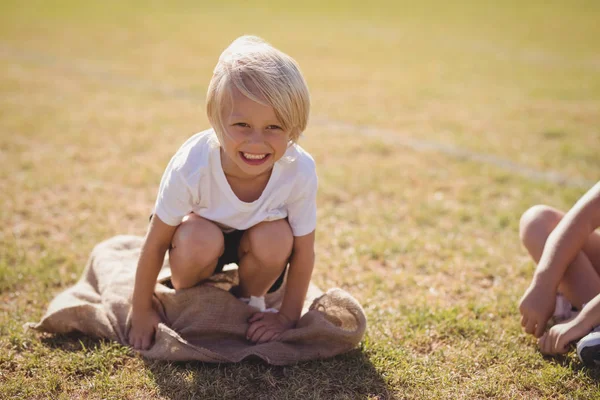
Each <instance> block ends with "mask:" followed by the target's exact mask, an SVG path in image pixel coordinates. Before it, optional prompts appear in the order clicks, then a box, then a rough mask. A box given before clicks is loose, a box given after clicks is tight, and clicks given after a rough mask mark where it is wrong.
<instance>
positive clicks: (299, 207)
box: [288, 173, 319, 236]
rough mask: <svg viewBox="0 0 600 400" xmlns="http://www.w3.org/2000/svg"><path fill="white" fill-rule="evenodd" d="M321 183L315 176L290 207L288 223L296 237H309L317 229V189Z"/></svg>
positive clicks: (314, 175)
mask: <svg viewBox="0 0 600 400" xmlns="http://www.w3.org/2000/svg"><path fill="white" fill-rule="evenodd" d="M318 186H319V181H318V179H317V175H316V173H315V174H313V175H312V176H311V177H310V179H309V180H308V182H307V183H306V184H305V185H304V188H303V189H302V190H301V191H300V194H299V196H298V197H296V198H295V199H294V200H293V201H291V202H290V204H289V205H288V221H289V223H290V227H291V228H292V233H293V234H294V236H304V235H308V234H309V233H311V232H312V231H314V230H315V228H316V227H317V188H318Z"/></svg>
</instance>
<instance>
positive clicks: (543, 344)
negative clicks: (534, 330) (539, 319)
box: [538, 333, 549, 354]
mask: <svg viewBox="0 0 600 400" xmlns="http://www.w3.org/2000/svg"><path fill="white" fill-rule="evenodd" d="M548 343H549V340H548V333H545V334H544V335H543V336H542V337H541V338H540V339H539V340H538V347H539V348H540V352H542V354H548Z"/></svg>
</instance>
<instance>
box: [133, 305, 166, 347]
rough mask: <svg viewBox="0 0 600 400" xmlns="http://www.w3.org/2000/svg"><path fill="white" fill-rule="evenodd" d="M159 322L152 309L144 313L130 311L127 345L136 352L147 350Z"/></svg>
mask: <svg viewBox="0 0 600 400" xmlns="http://www.w3.org/2000/svg"><path fill="white" fill-rule="evenodd" d="M159 322H160V317H159V316H158V314H157V313H156V311H155V310H154V308H152V307H151V308H150V309H147V310H144V311H137V312H134V311H132V313H131V329H130V330H129V337H128V340H129V345H130V346H132V347H133V348H134V349H136V350H148V349H149V348H150V347H151V346H152V342H153V341H154V334H155V332H156V329H157V327H158V323H159Z"/></svg>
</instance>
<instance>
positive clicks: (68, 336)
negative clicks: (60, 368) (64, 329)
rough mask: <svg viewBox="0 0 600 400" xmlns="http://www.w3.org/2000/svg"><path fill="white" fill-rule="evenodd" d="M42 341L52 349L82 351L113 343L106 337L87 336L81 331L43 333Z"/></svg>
mask: <svg viewBox="0 0 600 400" xmlns="http://www.w3.org/2000/svg"><path fill="white" fill-rule="evenodd" d="M42 335H43V336H42V337H41V338H40V341H41V342H42V344H44V346H46V347H49V348H51V349H60V350H63V351H68V352H80V351H86V350H89V349H97V348H98V347H100V346H101V345H102V344H104V343H112V342H111V341H109V340H106V339H98V338H93V337H90V336H86V335H84V334H83V333H80V332H70V333H58V334H49V333H48V334H42Z"/></svg>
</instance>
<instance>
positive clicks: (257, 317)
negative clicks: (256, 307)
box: [248, 312, 265, 323]
mask: <svg viewBox="0 0 600 400" xmlns="http://www.w3.org/2000/svg"><path fill="white" fill-rule="evenodd" d="M264 317H265V314H264V313H262V312H257V313H254V314H252V316H251V317H250V319H248V322H250V323H253V322H256V321H260V320H261V319H263V318H264Z"/></svg>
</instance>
